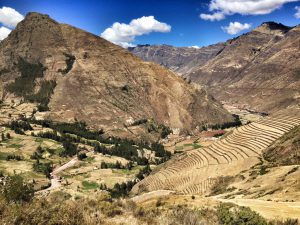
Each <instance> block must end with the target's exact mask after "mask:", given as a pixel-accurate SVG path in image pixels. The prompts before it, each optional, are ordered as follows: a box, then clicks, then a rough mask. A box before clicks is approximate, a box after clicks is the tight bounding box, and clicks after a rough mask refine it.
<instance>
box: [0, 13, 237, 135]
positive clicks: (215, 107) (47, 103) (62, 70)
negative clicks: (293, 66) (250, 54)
mask: <svg viewBox="0 0 300 225" xmlns="http://www.w3.org/2000/svg"><path fill="white" fill-rule="evenodd" d="M0 71H1V73H0V87H1V88H0V94H1V96H2V100H4V101H7V100H13V101H15V102H18V101H21V100H22V101H30V102H36V103H37V104H39V109H40V110H41V111H46V112H45V113H44V114H45V115H44V117H45V118H47V119H51V120H55V121H64V122H68V121H74V120H75V119H77V120H83V121H86V122H87V123H88V125H89V126H90V127H92V128H103V129H104V131H105V132H106V133H107V134H111V135H116V136H125V137H130V138H134V137H136V136H138V137H139V136H141V135H147V134H148V131H147V130H146V131H145V130H144V131H142V130H141V129H133V128H132V129H131V128H128V126H126V125H130V124H132V123H134V122H135V121H139V120H141V119H149V120H151V121H154V122H155V123H157V124H164V125H165V126H168V127H171V128H174V129H175V128H176V129H179V130H180V131H192V130H193V129H195V128H196V127H197V126H199V127H200V126H202V125H204V124H216V123H224V122H227V121H231V120H232V117H231V115H230V114H229V113H228V112H227V111H226V110H225V109H223V108H222V106H221V104H220V103H218V102H217V101H215V100H214V99H213V98H212V97H211V96H209V95H207V93H206V92H205V90H203V89H200V88H199V87H196V85H189V84H188V83H186V82H185V81H184V80H183V79H181V78H180V77H178V76H176V75H175V74H174V73H172V72H170V71H169V70H166V69H164V68H163V67H161V66H159V65H156V64H154V63H149V62H144V61H142V60H140V59H139V58H138V57H136V56H134V55H132V54H131V53H130V52H128V51H127V50H126V49H123V48H121V47H119V46H116V45H114V44H112V43H110V42H108V41H106V40H104V39H102V38H100V37H98V36H95V35H92V34H90V33H87V32H85V31H83V30H80V29H77V28H75V27H72V26H69V25H66V24H59V23H58V22H56V21H54V20H52V19H51V18H49V17H48V16H47V15H42V14H38V13H29V14H28V15H27V16H26V18H25V19H24V20H23V21H22V22H20V23H19V24H18V26H17V27H16V29H15V30H14V31H13V32H11V34H10V35H9V36H8V38H6V39H5V40H3V41H1V42H0ZM143 132H144V133H143Z"/></svg>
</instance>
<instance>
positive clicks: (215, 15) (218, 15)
mask: <svg viewBox="0 0 300 225" xmlns="http://www.w3.org/2000/svg"><path fill="white" fill-rule="evenodd" d="M200 18H201V19H203V20H210V21H215V20H217V21H219V20H223V19H224V18H225V15H224V14H223V13H222V12H216V13H213V14H204V13H202V14H200Z"/></svg>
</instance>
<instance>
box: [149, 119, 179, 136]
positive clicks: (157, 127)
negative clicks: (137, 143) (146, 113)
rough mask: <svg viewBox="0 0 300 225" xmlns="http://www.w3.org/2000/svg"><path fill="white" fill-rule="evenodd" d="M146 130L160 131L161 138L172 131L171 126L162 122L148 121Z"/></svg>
mask: <svg viewBox="0 0 300 225" xmlns="http://www.w3.org/2000/svg"><path fill="white" fill-rule="evenodd" d="M148 132H149V133H151V132H156V133H160V137H161V138H162V139H164V138H166V137H167V136H168V135H169V134H171V133H172V132H173V131H172V129H171V128H169V127H167V126H165V125H164V124H159V125H157V124H155V123H153V122H152V123H150V124H149V126H148Z"/></svg>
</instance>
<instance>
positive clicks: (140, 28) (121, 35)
mask: <svg viewBox="0 0 300 225" xmlns="http://www.w3.org/2000/svg"><path fill="white" fill-rule="evenodd" d="M170 31H171V26H170V25H168V24H166V23H162V22H159V21H157V20H156V19H155V18H154V16H143V17H141V18H138V19H134V20H131V22H130V23H129V24H125V23H119V22H116V23H114V24H113V25H112V26H111V27H109V28H107V29H106V30H105V31H104V32H103V33H102V34H101V37H103V38H104V39H106V40H108V41H111V42H113V43H114V44H117V45H121V46H122V47H124V48H127V47H132V46H134V44H132V42H133V41H134V39H135V37H136V36H141V35H144V34H149V33H151V32H163V33H166V32H170Z"/></svg>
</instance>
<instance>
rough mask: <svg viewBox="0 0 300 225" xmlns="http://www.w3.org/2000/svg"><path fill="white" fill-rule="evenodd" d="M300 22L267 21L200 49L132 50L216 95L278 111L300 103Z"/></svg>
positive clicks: (249, 106)
mask: <svg viewBox="0 0 300 225" xmlns="http://www.w3.org/2000/svg"><path fill="white" fill-rule="evenodd" d="M299 31H300V28H299V26H296V27H287V26H284V25H282V24H278V23H275V22H266V23H263V24H262V25H261V26H259V27H257V28H256V29H254V30H252V31H250V32H248V33H245V34H243V35H241V36H239V37H237V38H234V39H230V40H228V41H226V42H225V43H220V44H217V45H212V46H208V47H204V48H200V49H189V48H176V47H170V46H141V47H136V48H134V49H133V50H132V52H133V53H134V54H136V55H138V56H139V57H141V58H143V59H145V60H149V61H154V62H157V63H160V64H162V65H164V66H166V67H168V68H170V69H172V70H173V71H175V72H177V73H178V74H181V75H183V77H185V78H187V79H188V80H191V81H193V82H195V83H198V84H200V85H202V86H205V87H206V88H207V91H208V92H209V93H211V94H212V95H213V96H214V97H215V98H216V99H218V100H220V101H227V102H229V103H231V104H232V103H235V104H239V105H240V106H241V107H244V108H250V109H253V110H257V111H265V112H275V111H277V110H278V109H284V108H286V107H298V106H299V103H300V97H299V96H300V92H299V89H300V83H299V82H300V79H299V71H300V65H299V52H300V51H299V50H300V49H299V48H300V47H299V46H300V40H299V37H300V35H299Z"/></svg>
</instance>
